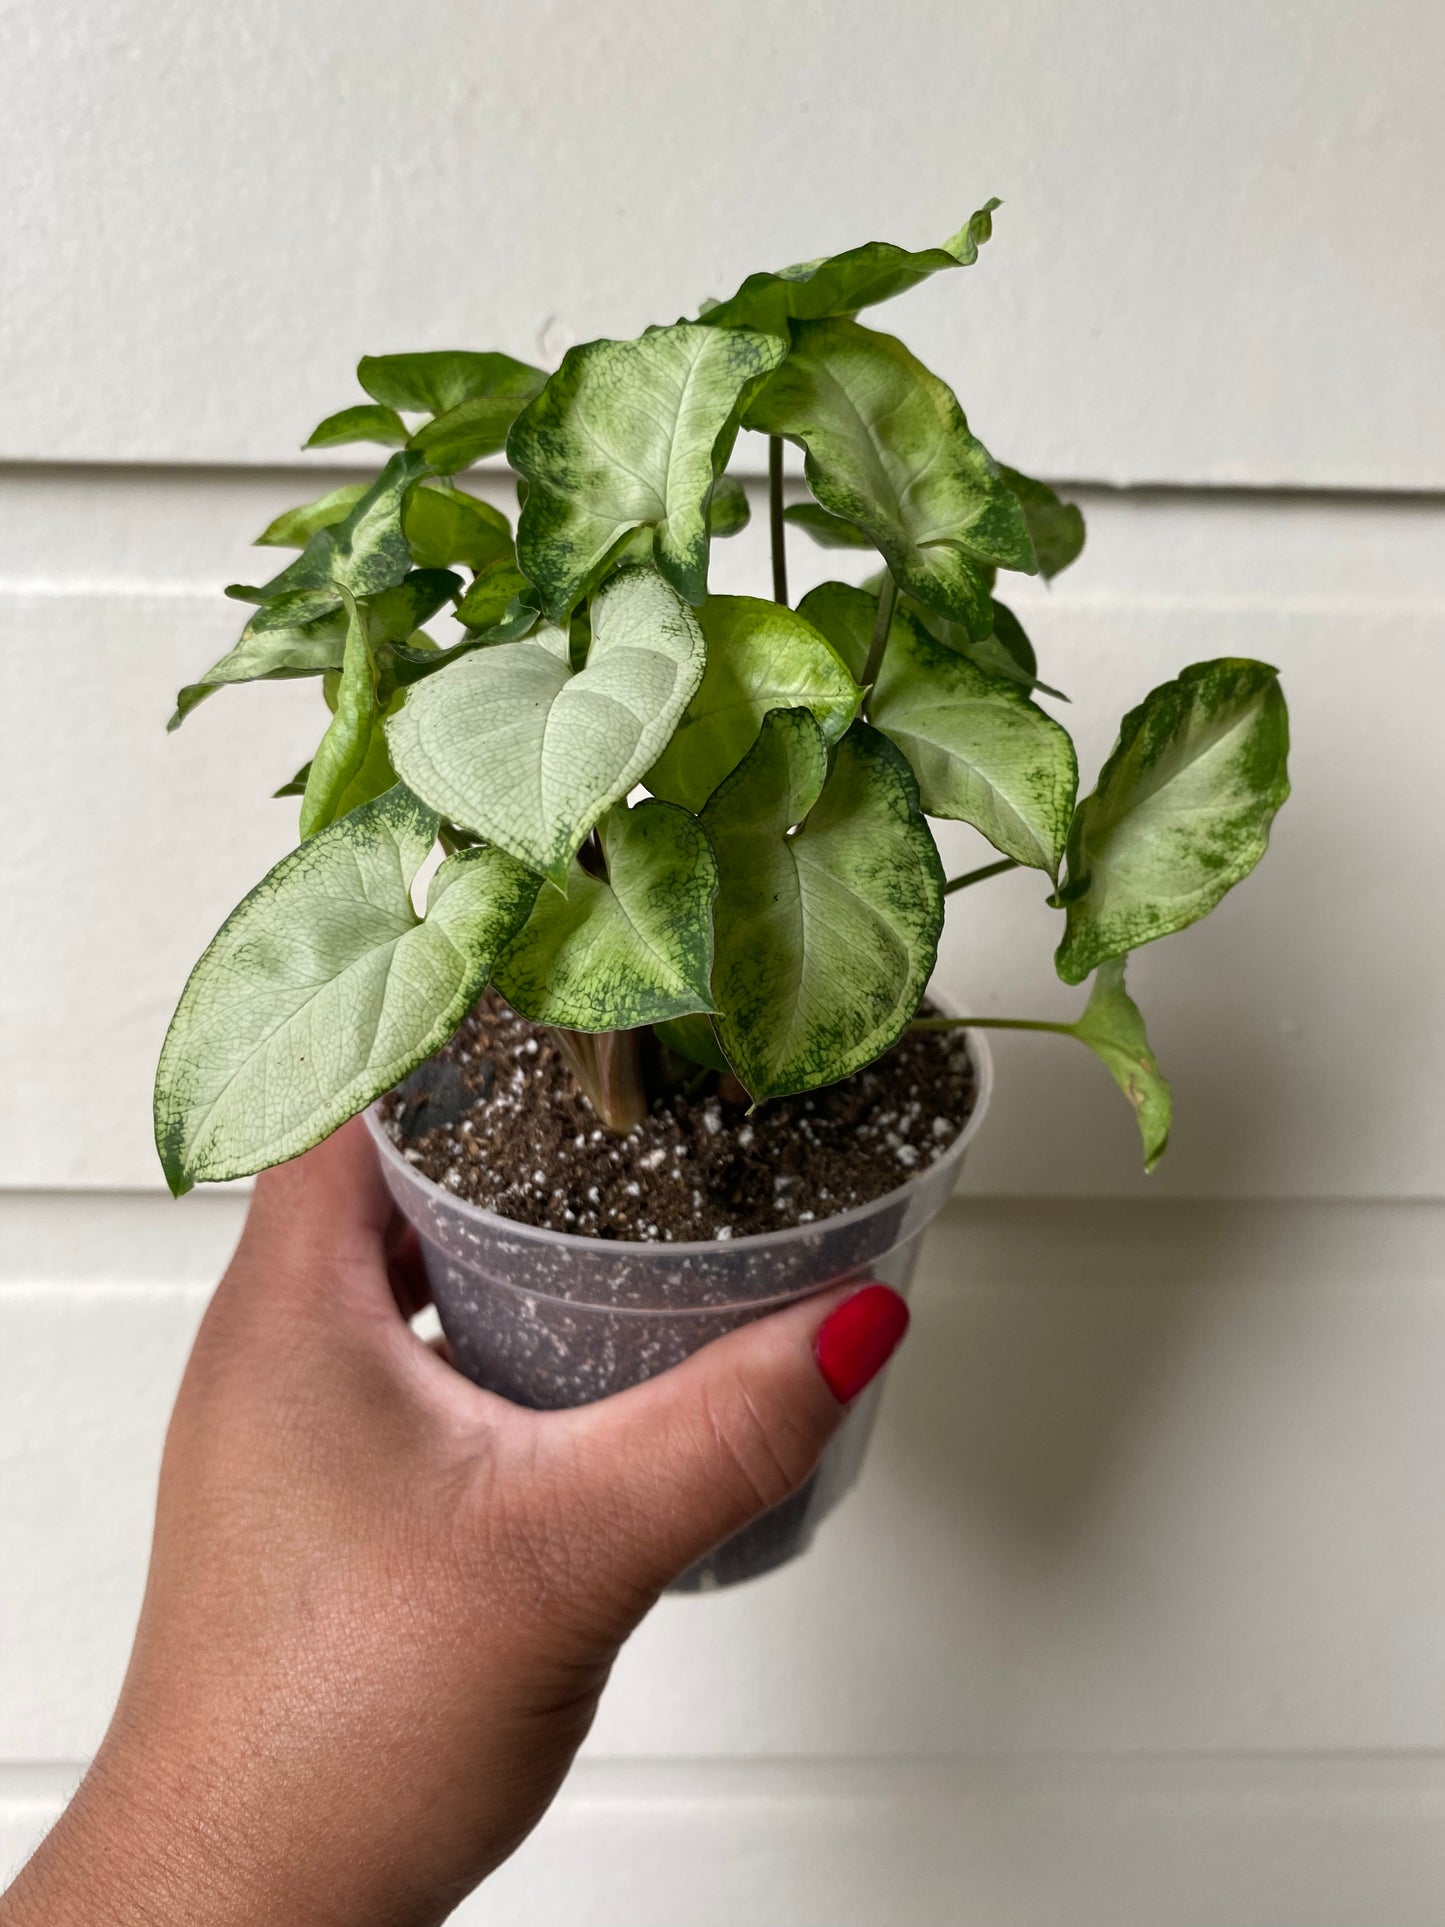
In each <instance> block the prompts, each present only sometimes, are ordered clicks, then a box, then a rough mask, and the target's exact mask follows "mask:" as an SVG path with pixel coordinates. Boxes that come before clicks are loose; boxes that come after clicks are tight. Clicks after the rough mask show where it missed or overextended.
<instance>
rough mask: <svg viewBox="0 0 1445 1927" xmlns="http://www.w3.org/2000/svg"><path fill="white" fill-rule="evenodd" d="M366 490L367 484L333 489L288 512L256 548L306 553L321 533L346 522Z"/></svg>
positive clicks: (270, 526) (264, 531)
mask: <svg viewBox="0 0 1445 1927" xmlns="http://www.w3.org/2000/svg"><path fill="white" fill-rule="evenodd" d="M367 487H368V484H367V483H365V482H348V483H347V485H346V487H345V488H334V489H332V490H331V492H330V493H329V494H327V495H318V496H317V498H316V500H315V501H314V502H306V503H304V504H303V505H302V506H301V507H300V508H295V509H287V510H286V511H285V512H284V514H281V515H278V516H277V517H276V520H275V521H274V522H270V523H268V524H267V526H266V527H265V528H264V529H262V531H261V533H260V534H259V535H258V536H257V537H256V547H257V548H258V549H263V548H265V549H304V548H305V547H306V544H307V543H308V542H309V541H310V540H311V538H312V536H313V535H315V533H316V531H317V530H318V529H329V528H330V527H331V526H332V525H333V523H336V522H344V521H345V520H346V518H347V516H348V515H350V513H351V511H352V510H353V509H354V508H355V507H356V505H357V503H358V502H359V501H360V500H361V498H362V496H363V495H365V493H366V491H367Z"/></svg>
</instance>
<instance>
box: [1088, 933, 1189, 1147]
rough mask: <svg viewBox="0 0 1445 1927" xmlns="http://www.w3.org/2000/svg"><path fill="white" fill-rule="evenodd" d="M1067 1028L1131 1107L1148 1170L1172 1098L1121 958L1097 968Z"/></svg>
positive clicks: (1165, 1131) (1161, 1141)
mask: <svg viewBox="0 0 1445 1927" xmlns="http://www.w3.org/2000/svg"><path fill="white" fill-rule="evenodd" d="M1069 1029H1070V1031H1071V1033H1072V1034H1073V1035H1074V1036H1075V1037H1077V1038H1078V1040H1079V1042H1080V1043H1081V1044H1087V1045H1088V1047H1089V1049H1090V1050H1091V1051H1093V1053H1094V1055H1095V1056H1096V1057H1097V1058H1099V1059H1100V1061H1101V1062H1102V1063H1104V1064H1106V1065H1107V1066H1108V1069H1109V1075H1110V1076H1111V1077H1112V1078H1113V1080H1114V1082H1115V1083H1116V1084H1117V1085H1118V1086H1119V1089H1120V1090H1121V1091H1122V1092H1123V1093H1124V1095H1125V1097H1127V1098H1128V1100H1129V1102H1130V1104H1131V1105H1132V1106H1133V1108H1134V1115H1135V1116H1136V1117H1137V1119H1138V1120H1139V1136H1140V1137H1141V1139H1142V1140H1143V1144H1144V1169H1145V1170H1146V1171H1152V1170H1153V1169H1154V1166H1155V1165H1156V1164H1157V1163H1158V1162H1159V1160H1160V1158H1162V1157H1163V1155H1164V1152H1165V1149H1166V1147H1167V1145H1168V1143H1169V1125H1170V1120H1171V1117H1172V1114H1173V1100H1172V1098H1171V1096H1170V1092H1169V1086H1168V1084H1167V1083H1166V1082H1165V1080H1164V1078H1163V1075H1162V1074H1161V1072H1160V1069H1159V1065H1158V1062H1157V1061H1156V1059H1155V1056H1154V1053H1153V1051H1152V1050H1150V1048H1149V1039H1148V1037H1147V1036H1146V1035H1145V1034H1144V1019H1143V1017H1142V1016H1141V1015H1140V1012H1139V1006H1138V1005H1137V1004H1136V1003H1135V1002H1134V1000H1133V998H1132V997H1131V996H1130V995H1129V993H1128V991H1127V990H1126V989H1125V988H1124V959H1123V958H1122V957H1114V958H1111V959H1110V960H1109V962H1107V963H1105V964H1101V965H1100V967H1099V974H1098V975H1097V976H1096V977H1095V979H1094V987H1093V989H1092V991H1091V992H1090V993H1089V1001H1088V1004H1087V1005H1086V1006H1085V1009H1084V1014H1083V1016H1082V1017H1080V1019H1079V1020H1078V1022H1077V1023H1076V1024H1072V1025H1070V1026H1069Z"/></svg>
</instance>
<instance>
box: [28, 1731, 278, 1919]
mask: <svg viewBox="0 0 1445 1927" xmlns="http://www.w3.org/2000/svg"><path fill="white" fill-rule="evenodd" d="M264 1905H265V1898H264V1896H262V1895H261V1894H260V1893H259V1892H258V1889H257V1887H256V1886H255V1885H252V1884H250V1883H249V1882H247V1881H246V1880H245V1879H244V1877H243V1876H242V1874H241V1872H240V1870H239V1868H238V1867H237V1865H236V1862H235V1858H234V1856H233V1855H231V1854H229V1853H228V1852H227V1851H226V1849H225V1846H224V1844H223V1842H222V1840H221V1838H220V1837H219V1830H218V1829H217V1828H216V1827H215V1825H214V1823H213V1821H211V1820H209V1819H208V1818H207V1817H206V1814H205V1812H204V1810H203V1808H202V1807H201V1806H200V1805H198V1804H197V1803H196V1802H195V1800H194V1799H193V1798H191V1797H189V1796H188V1794H187V1793H186V1792H185V1791H184V1790H183V1789H181V1788H178V1787H176V1786H175V1785H171V1786H170V1787H167V1786H166V1784H165V1781H164V1780H159V1781H157V1782H156V1783H155V1784H154V1785H151V1784H148V1782H147V1776H146V1774H145V1772H144V1771H143V1770H142V1768H141V1763H140V1762H138V1761H137V1762H131V1761H125V1760H120V1759H117V1758H115V1757H114V1756H113V1755H111V1754H110V1753H108V1752H107V1751H106V1750H105V1749H102V1752H101V1753H100V1754H99V1755H98V1756H97V1758H96V1760H95V1762H94V1763H93V1764H92V1766H91V1768H90V1770H89V1771H88V1772H87V1774H86V1776H85V1778H84V1779H83V1780H82V1782H81V1784H80V1786H79V1787H78V1788H77V1790H76V1793H75V1797H74V1798H73V1799H72V1801H71V1802H70V1805H69V1806H68V1807H67V1808H66V1810H65V1812H64V1813H63V1814H62V1815H61V1816H60V1818H59V1819H58V1820H57V1821H56V1823H55V1825H54V1826H53V1827H52V1828H51V1830H50V1832H49V1833H48V1834H47V1835H46V1836H45V1838H44V1840H43V1841H42V1842H41V1843H40V1846H39V1847H38V1848H37V1849H36V1852H35V1854H34V1856H33V1857H32V1858H31V1860H30V1861H29V1862H28V1863H27V1864H26V1866H25V1867H24V1869H23V1870H22V1871H21V1873H20V1875H19V1877H18V1878H17V1880H16V1881H15V1883H14V1885H13V1886H12V1887H11V1888H10V1889H9V1891H8V1892H7V1893H6V1894H5V1895H4V1896H3V1897H0V1927H94V1924H95V1923H96V1922H97V1921H102V1920H103V1921H105V1923H106V1927H243V1923H245V1924H246V1927H251V1923H254V1922H255V1921H256V1920H257V1919H258V1918H261V1917H263V1916H262V1914H260V1913H258V1911H257V1910H258V1907H262V1908H264ZM270 1917H272V1918H280V1916H274V1915H273V1916H270Z"/></svg>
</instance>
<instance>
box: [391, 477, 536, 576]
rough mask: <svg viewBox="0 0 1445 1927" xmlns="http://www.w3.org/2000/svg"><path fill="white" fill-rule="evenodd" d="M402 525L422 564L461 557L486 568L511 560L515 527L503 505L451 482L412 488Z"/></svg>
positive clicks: (434, 565)
mask: <svg viewBox="0 0 1445 1927" xmlns="http://www.w3.org/2000/svg"><path fill="white" fill-rule="evenodd" d="M401 526H402V531H403V533H404V534H405V536H406V541H407V547H408V548H409V549H410V550H411V559H412V561H413V562H414V563H415V564H416V566H417V567H418V568H419V569H449V568H451V567H452V565H453V564H454V563H458V562H459V563H461V564H462V565H463V567H465V568H468V569H485V568H487V567H488V566H489V565H490V564H491V563H493V562H503V561H505V562H510V561H511V560H512V529H511V524H510V523H509V522H508V520H507V518H506V516H505V515H503V514H502V512H501V510H500V509H494V508H493V507H492V505H491V503H490V502H483V501H481V500H479V499H478V497H477V496H475V495H468V494H467V493H466V492H465V491H464V490H462V489H459V488H453V487H452V486H451V484H450V483H448V482H427V483H424V484H423V486H422V487H421V488H416V489H413V490H412V492H411V494H410V495H409V496H408V497H407V499H406V503H405V505H404V507H403V508H402V512H401Z"/></svg>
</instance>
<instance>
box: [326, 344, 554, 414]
mask: <svg viewBox="0 0 1445 1927" xmlns="http://www.w3.org/2000/svg"><path fill="white" fill-rule="evenodd" d="M356 379H357V380H358V381H359V382H360V383H361V385H362V387H363V388H364V389H365V390H366V392H367V394H368V395H370V396H371V398H372V400H373V401H379V402H384V403H385V404H386V406H387V407H388V408H398V409H400V410H401V411H402V413H403V414H408V415H417V414H420V415H445V414H447V413H448V412H449V411H450V410H451V409H453V408H458V407H460V406H461V404H462V403H463V402H467V401H483V400H487V399H489V398H491V397H494V396H500V395H506V396H520V397H522V399H523V400H526V399H527V398H529V397H530V396H532V395H535V394H536V393H537V390H538V389H539V388H540V387H541V386H542V383H543V382H544V381H545V380H546V379H547V377H546V375H545V374H544V373H543V372H542V370H541V369H540V368H533V367H532V366H531V365H530V364H529V363H527V362H525V361H516V360H514V359H513V357H512V356H511V355H503V354H497V353H494V352H492V353H485V354H479V353H477V352H476V351H475V350H473V349H470V348H433V349H428V350H426V351H425V352H423V353H421V354H411V355H363V356H362V358H361V360H360V362H359V363H358V364H357V369H356Z"/></svg>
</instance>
